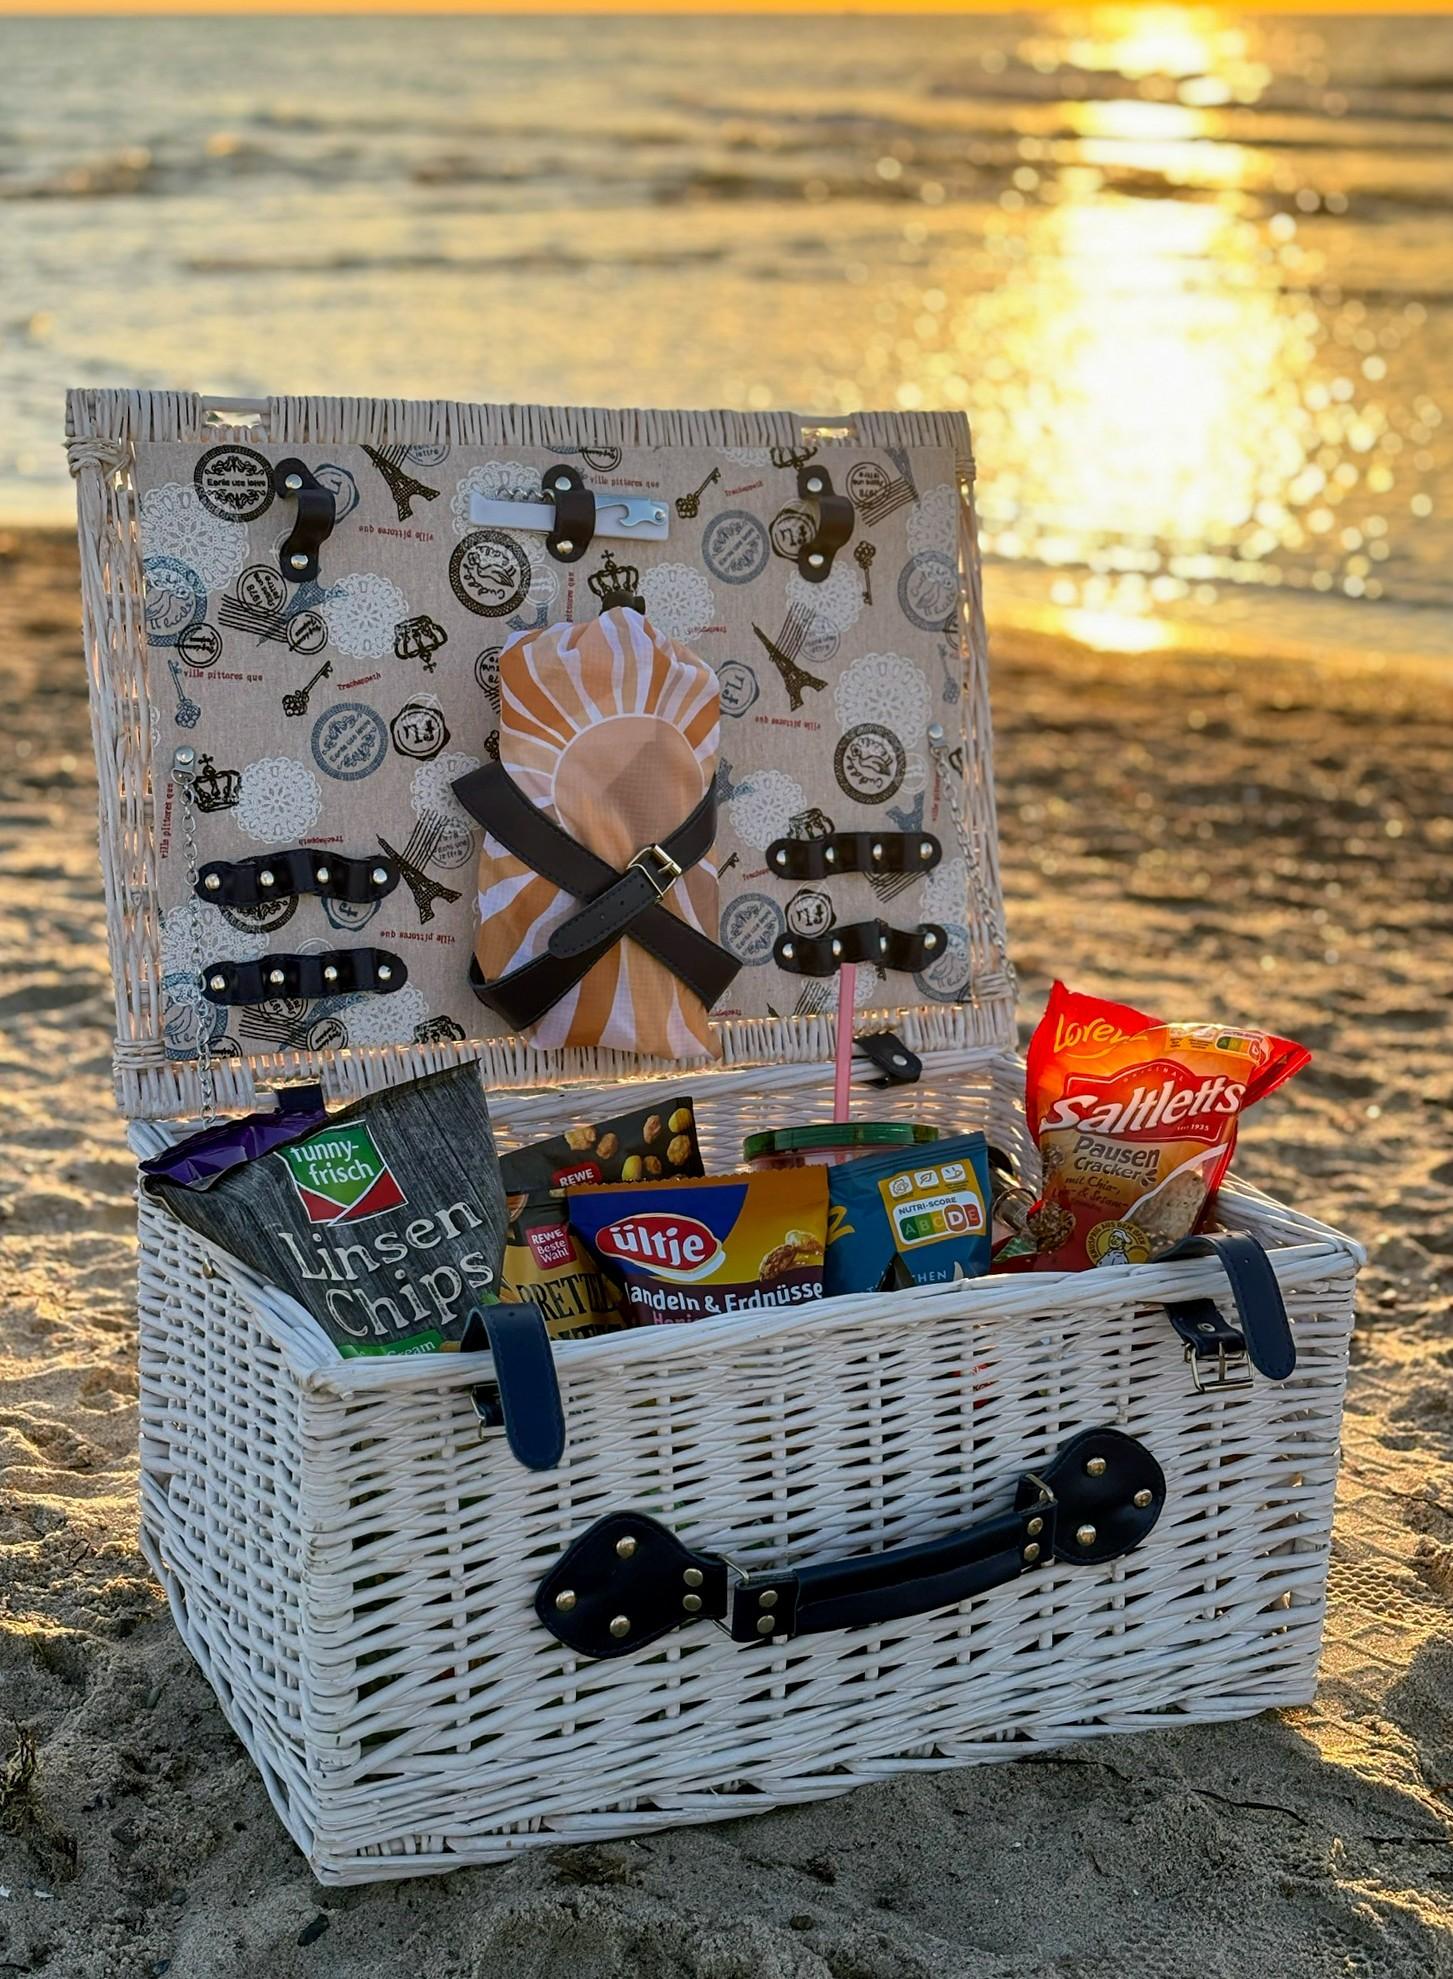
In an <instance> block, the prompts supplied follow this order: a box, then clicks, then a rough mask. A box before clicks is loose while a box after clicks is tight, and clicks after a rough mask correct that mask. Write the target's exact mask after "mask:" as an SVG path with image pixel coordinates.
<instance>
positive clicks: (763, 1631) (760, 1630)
mask: <svg viewBox="0 0 1453 1979" xmlns="http://www.w3.org/2000/svg"><path fill="white" fill-rule="evenodd" d="M776 1627H777V1624H776V1622H774V1621H773V1619H772V1617H771V1616H770V1615H759V1616H758V1617H757V1634H758V1635H771V1634H773V1633H774V1631H775V1630H776Z"/></svg>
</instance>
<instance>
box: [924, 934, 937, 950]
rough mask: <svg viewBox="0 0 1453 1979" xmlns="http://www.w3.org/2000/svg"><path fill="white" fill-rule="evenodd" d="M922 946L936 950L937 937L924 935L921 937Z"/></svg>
mask: <svg viewBox="0 0 1453 1979" xmlns="http://www.w3.org/2000/svg"><path fill="white" fill-rule="evenodd" d="M923 945H924V947H925V948H937V947H938V936H937V935H935V934H926V935H925V936H924V937H923Z"/></svg>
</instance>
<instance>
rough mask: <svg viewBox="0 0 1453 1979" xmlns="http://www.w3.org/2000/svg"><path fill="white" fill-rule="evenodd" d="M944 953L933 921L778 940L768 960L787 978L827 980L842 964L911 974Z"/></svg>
mask: <svg viewBox="0 0 1453 1979" xmlns="http://www.w3.org/2000/svg"><path fill="white" fill-rule="evenodd" d="M947 948H948V930H947V928H943V927H940V926H939V924H938V922H937V921H924V922H922V923H921V924H920V925H919V926H918V927H916V928H890V927H889V925H888V923H887V922H886V921H852V922H850V923H849V924H848V925H847V926H846V927H839V928H834V929H833V930H832V932H831V933H830V934H825V935H799V934H791V933H788V934H782V935H778V937H777V941H776V944H775V946H774V947H773V950H772V957H773V960H774V961H775V962H776V964H777V967H778V968H779V969H782V970H784V971H785V972H786V973H787V974H788V975H789V976H831V975H834V974H835V973H836V972H837V970H839V969H840V968H841V967H842V965H843V963H844V962H876V963H878V964H879V966H880V967H881V968H884V969H902V970H906V971H909V972H910V973H911V972H914V971H916V970H919V969H926V968H927V967H928V965H929V963H930V962H936V961H937V960H938V958H939V957H940V956H941V955H942V954H943V953H944V952H945V950H946V949H947Z"/></svg>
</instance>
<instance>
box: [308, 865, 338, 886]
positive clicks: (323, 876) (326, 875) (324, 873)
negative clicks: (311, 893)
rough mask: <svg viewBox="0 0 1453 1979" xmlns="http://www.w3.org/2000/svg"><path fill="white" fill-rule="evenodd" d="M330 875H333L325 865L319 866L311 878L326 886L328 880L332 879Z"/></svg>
mask: <svg viewBox="0 0 1453 1979" xmlns="http://www.w3.org/2000/svg"><path fill="white" fill-rule="evenodd" d="M332 877H333V875H332V874H331V873H330V872H329V870H328V868H327V867H326V866H320V867H319V868H318V870H317V872H316V873H314V875H313V878H314V879H315V880H316V881H317V882H318V885H319V886H326V885H327V884H328V882H329V880H330V879H332Z"/></svg>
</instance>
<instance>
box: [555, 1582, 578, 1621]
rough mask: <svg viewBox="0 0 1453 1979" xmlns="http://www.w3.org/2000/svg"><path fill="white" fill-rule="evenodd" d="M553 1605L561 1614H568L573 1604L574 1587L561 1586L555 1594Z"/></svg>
mask: <svg viewBox="0 0 1453 1979" xmlns="http://www.w3.org/2000/svg"><path fill="white" fill-rule="evenodd" d="M555 1606H556V1607H557V1608H558V1609H559V1610H560V1612H561V1614H562V1615H568V1614H569V1613H570V1610H571V1609H572V1608H573V1607H574V1606H575V1590H574V1588H571V1587H562V1588H561V1590H560V1592H559V1593H558V1594H557V1595H556V1596H555Z"/></svg>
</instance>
